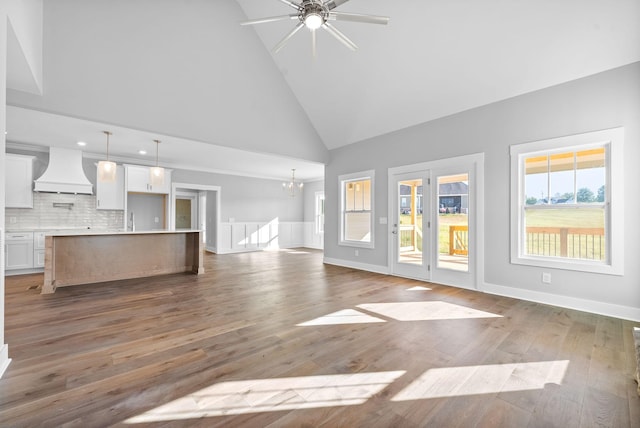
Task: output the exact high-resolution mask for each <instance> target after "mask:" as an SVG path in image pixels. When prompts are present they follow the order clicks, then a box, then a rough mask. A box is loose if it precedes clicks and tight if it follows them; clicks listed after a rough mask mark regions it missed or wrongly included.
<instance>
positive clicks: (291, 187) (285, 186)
mask: <svg viewBox="0 0 640 428" xmlns="http://www.w3.org/2000/svg"><path fill="white" fill-rule="evenodd" d="M303 186H304V183H296V170H295V169H292V170H291V181H289V182H288V183H282V190H285V191H288V192H289V196H291V197H292V198H293V197H294V196H295V195H296V190H297V191H299V192H302V187H303Z"/></svg>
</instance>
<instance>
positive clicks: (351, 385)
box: [125, 370, 405, 424]
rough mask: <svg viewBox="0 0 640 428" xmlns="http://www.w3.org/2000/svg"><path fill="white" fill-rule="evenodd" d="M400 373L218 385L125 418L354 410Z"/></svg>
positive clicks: (141, 420)
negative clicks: (327, 409) (349, 407)
mask: <svg viewBox="0 0 640 428" xmlns="http://www.w3.org/2000/svg"><path fill="white" fill-rule="evenodd" d="M404 373H405V372H404V371H402V370H398V371H388V372H373V373H353V374H339V375H326V376H305V377H288V378H276V379H253V380H240V381H231V382H221V383H217V384H215V385H211V386H209V387H207V388H204V389H201V390H200V391H198V392H195V393H193V394H189V395H187V396H185V397H182V398H179V399H177V400H174V401H172V402H170V403H167V404H165V405H162V406H159V407H156V408H155V409H152V410H149V411H148V412H145V413H143V414H141V415H138V416H134V417H132V418H129V419H127V420H126V421H125V423H127V424H138V423H150V422H161V421H174V420H186V419H197V418H203V417H214V416H224V415H242V414H247V413H259V412H277V411H283V410H296V409H312V408H320V407H335V406H354V405H358V404H362V403H364V402H366V401H367V400H368V399H369V398H371V397H372V396H374V395H375V394H377V393H378V392H380V391H382V390H383V389H384V388H386V387H387V385H389V384H391V383H392V382H394V381H395V380H396V379H398V378H399V377H400V376H402V375H403V374H404Z"/></svg>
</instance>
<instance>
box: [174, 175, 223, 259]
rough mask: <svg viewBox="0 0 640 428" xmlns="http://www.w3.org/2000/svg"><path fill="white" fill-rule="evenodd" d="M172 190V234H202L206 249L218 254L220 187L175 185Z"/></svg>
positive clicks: (191, 184)
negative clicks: (179, 232) (180, 232)
mask: <svg viewBox="0 0 640 428" xmlns="http://www.w3.org/2000/svg"><path fill="white" fill-rule="evenodd" d="M171 187H172V189H171V195H172V196H171V198H172V201H171V204H170V206H171V211H170V213H169V215H170V225H171V228H172V230H179V229H198V230H201V231H202V241H203V242H204V244H205V249H206V250H207V251H209V252H213V253H215V252H217V251H218V228H219V224H220V206H221V205H220V199H221V198H220V192H221V187H220V186H210V185H206V184H193V183H172V185H171Z"/></svg>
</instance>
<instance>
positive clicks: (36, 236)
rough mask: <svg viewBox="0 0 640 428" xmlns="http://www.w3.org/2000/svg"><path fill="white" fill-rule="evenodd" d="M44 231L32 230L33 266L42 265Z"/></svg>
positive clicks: (39, 266)
mask: <svg viewBox="0 0 640 428" xmlns="http://www.w3.org/2000/svg"><path fill="white" fill-rule="evenodd" d="M45 234H46V232H33V267H34V268H42V267H44V236H45Z"/></svg>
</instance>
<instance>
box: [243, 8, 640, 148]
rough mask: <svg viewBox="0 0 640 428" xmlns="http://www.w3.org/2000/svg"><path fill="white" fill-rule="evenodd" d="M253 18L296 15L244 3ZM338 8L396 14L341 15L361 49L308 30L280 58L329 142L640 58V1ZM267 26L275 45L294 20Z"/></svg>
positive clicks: (265, 36) (269, 43) (263, 29)
mask: <svg viewBox="0 0 640 428" xmlns="http://www.w3.org/2000/svg"><path fill="white" fill-rule="evenodd" d="M238 2H239V3H240V5H241V6H242V7H243V9H244V10H245V12H246V14H247V15H248V16H249V18H251V19H254V18H259V17H263V16H274V15H282V14H287V13H290V10H292V9H291V8H290V7H289V6H287V5H286V4H284V3H281V2H279V1H277V0H238ZM335 10H336V11H345V12H355V13H365V14H374V15H386V16H389V17H390V18H391V19H390V22H389V24H388V26H386V27H385V26H379V25H373V24H360V23H351V22H337V23H335V24H334V25H335V26H336V27H338V28H339V29H340V30H341V31H342V32H343V33H345V34H346V35H347V36H348V37H350V38H351V39H352V40H353V41H354V42H355V43H356V44H357V45H358V46H359V49H358V51H356V52H355V53H354V52H351V51H349V50H348V49H346V48H345V47H344V46H343V45H341V44H340V43H338V42H337V41H336V40H334V39H333V38H332V37H331V36H329V35H328V34H326V33H325V32H323V31H321V32H320V34H319V37H318V39H319V40H318V49H317V50H318V55H317V58H316V59H315V60H314V59H313V58H312V56H311V37H310V35H309V34H308V33H309V32H308V31H306V30H305V31H301V32H300V33H298V34H296V35H295V37H294V39H293V40H291V43H290V44H289V45H287V46H285V48H283V49H282V50H281V51H280V52H279V53H278V54H277V55H273V57H274V61H275V62H276V64H277V66H278V68H279V69H280V71H281V72H282V73H283V75H284V76H285V79H286V80H287V82H288V83H289V85H290V86H291V88H292V90H293V92H294V94H295V95H296V97H297V99H298V100H299V102H300V103H301V104H302V106H303V108H304V109H305V111H306V112H307V115H308V116H309V118H310V119H311V122H312V123H313V124H314V126H315V128H316V129H317V130H318V133H319V134H320V137H321V138H322V140H323V141H324V143H325V145H326V146H327V147H328V148H329V149H333V148H336V147H340V146H343V145H345V144H351V143H355V142H358V141H362V140H365V139H368V138H372V137H375V136H377V135H381V134H386V133H389V132H393V131H395V130H398V129H402V128H406V127H409V126H412V125H416V124H419V123H423V122H426V121H429V120H432V119H436V118H439V117H443V116H447V115H450V114H453V113H457V112H460V111H463V110H467V109H470V108H473V107H478V106H482V105H486V104H490V103H492V102H495V101H498V100H502V99H506V98H510V97H513V96H516V95H520V94H523V93H527V92H531V91H535V90H538V89H542V88H546V87H549V86H552V85H556V84H559V83H563V82H566V81H570V80H574V79H577V78H580V77H584V76H588V75H591V74H595V73H598V72H601V71H604V70H608V69H611V68H615V67H617V66H621V65H626V64H628V63H631V62H635V61H638V60H639V59H640V1H638V0H611V1H602V0H562V1H557V0H541V1H540V0H537V1H534V0H483V1H477V0H429V1H424V0H351V1H349V2H348V3H345V4H343V5H341V6H339V7H338V8H336V9H335ZM293 25H294V22H291V21H284V22H275V23H266V24H261V25H259V26H255V28H256V31H257V32H258V35H259V36H260V38H261V39H262V41H263V42H264V44H265V47H266V48H268V49H271V48H273V47H274V46H275V45H276V44H277V42H278V41H279V40H280V39H281V38H282V37H283V36H284V35H285V34H286V33H287V31H288V29H290V28H292V27H293Z"/></svg>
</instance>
